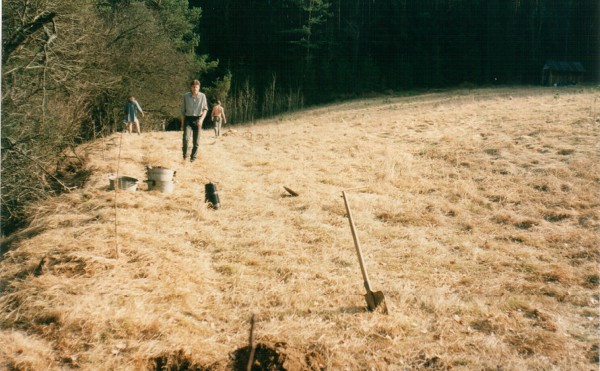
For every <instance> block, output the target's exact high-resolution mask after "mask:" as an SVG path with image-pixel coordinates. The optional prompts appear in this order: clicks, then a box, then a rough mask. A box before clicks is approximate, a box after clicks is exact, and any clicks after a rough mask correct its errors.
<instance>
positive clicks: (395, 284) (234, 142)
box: [0, 88, 600, 370]
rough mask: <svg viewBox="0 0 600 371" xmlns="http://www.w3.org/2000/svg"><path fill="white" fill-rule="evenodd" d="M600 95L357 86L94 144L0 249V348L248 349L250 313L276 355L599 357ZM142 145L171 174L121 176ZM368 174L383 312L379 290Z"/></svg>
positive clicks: (269, 354)
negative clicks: (118, 187) (289, 107)
mask: <svg viewBox="0 0 600 371" xmlns="http://www.w3.org/2000/svg"><path fill="white" fill-rule="evenodd" d="M599 98H600V92H599V91H598V90H597V89H592V88H563V89H551V88H547V89H537V88H519V89H495V90H460V91H451V92H440V93H432V94H426V95H420V96H413V97H391V96H389V97H380V98H374V99H369V100H360V101H354V102H349V103H344V104H339V105H331V106H327V107H322V108H319V109H313V110H307V111H304V112H299V113H296V114H293V115H289V116H282V117H280V118H278V119H276V120H271V121H263V122H258V123H256V124H255V125H248V126H239V127H234V129H235V130H229V129H228V128H225V131H226V133H225V134H226V135H224V136H223V137H221V138H219V139H218V140H215V139H214V138H212V131H205V132H204V133H203V137H202V140H201V149H200V151H201V157H200V160H199V161H197V162H195V163H193V164H192V163H189V162H183V161H182V160H181V153H180V147H181V133H180V132H156V133H143V134H142V135H141V136H137V135H121V134H116V135H114V136H112V137H110V138H106V139H105V140H102V141H98V142H94V143H91V144H88V145H85V146H82V147H81V148H80V151H81V154H82V156H85V157H86V158H87V160H88V166H89V170H90V171H91V172H92V176H91V178H90V181H89V182H88V184H87V185H86V186H85V187H84V188H83V189H81V190H76V191H74V192H72V193H71V194H66V195H63V196H61V197H59V198H54V199H50V200H48V201H47V202H44V203H41V204H39V205H37V207H36V208H35V209H34V210H32V219H31V226H30V228H29V229H28V230H26V231H23V233H21V234H20V235H19V236H13V237H12V241H9V242H11V245H10V251H9V252H8V253H6V254H5V255H4V256H3V257H2V260H1V262H0V290H1V293H2V295H1V298H0V306H1V312H0V326H1V327H0V331H1V332H0V368H3V369H9V370H10V369H17V370H42V369H69V368H71V367H78V368H80V369H82V370H142V369H161V368H166V369H169V370H187V369H210V370H224V369H246V362H247V359H248V354H249V334H250V329H251V324H250V322H251V318H252V316H255V318H256V323H255V326H254V328H253V336H254V339H255V341H256V344H258V346H257V348H256V353H255V360H256V362H257V363H256V364H255V365H258V363H260V365H261V366H263V368H264V369H273V370H275V369H281V368H285V369H288V370H303V369H328V370H339V369H344V370H363V369H376V370H395V369H449V368H452V369H465V370H473V369H481V370H500V369H502V370H522V369H529V370H531V369H539V370H541V369H545V370H546V369H558V370H592V369H597V368H598V345H599V343H600V340H599V335H598V330H599V326H600V318H599V313H598V305H599V292H598V288H599V287H598V285H599V271H598V268H599V263H600V253H599V246H600V233H599V232H600V175H599V174H600V165H599V164H600V161H599V160H600V151H599V150H600V147H599V133H600V99H599ZM142 128H143V123H142ZM119 153H120V161H119V160H118V158H119ZM146 165H151V166H164V167H168V168H171V169H174V170H176V171H177V173H176V180H177V183H176V188H175V191H174V192H173V193H172V194H163V193H158V192H155V191H147V190H146V184H145V183H143V182H142V183H141V184H140V189H139V190H138V191H136V192H132V191H117V192H114V191H110V190H109V189H108V185H109V181H108V177H109V174H111V173H116V172H117V170H118V172H119V174H120V175H127V176H132V177H135V178H138V179H140V180H144V179H145V166H146ZM117 166H118V169H117ZM209 181H212V182H214V183H216V184H217V186H218V191H219V197H220V200H221V208H220V209H219V210H212V209H210V208H207V207H206V204H205V203H204V184H205V183H207V182H209ZM284 186H287V187H289V188H291V189H292V190H294V191H296V192H297V193H299V196H297V197H292V196H291V195H290V194H289V193H288V192H286V191H285V189H284V188H283V187H284ZM357 187H364V188H361V189H358V190H351V191H348V197H349V201H350V205H351V208H352V213H353V216H354V221H355V224H356V227H357V232H358V235H359V238H360V240H361V243H362V248H363V253H364V258H365V262H366V268H367V270H368V272H369V275H370V278H371V284H372V286H373V289H374V290H381V291H383V293H384V294H385V298H386V302H387V307H388V309H389V314H388V315H385V314H382V313H371V312H368V311H366V303H365V299H364V297H363V295H364V294H365V289H364V287H363V282H362V277H361V274H360V269H359V265H358V261H357V256H356V253H355V250H354V244H353V240H352V235H351V232H350V227H349V223H348V219H347V217H346V211H345V208H344V203H343V199H342V198H341V192H342V191H343V190H346V189H351V188H357ZM167 367H168V368H167ZM255 367H258V366H255ZM257 369H258V368H257Z"/></svg>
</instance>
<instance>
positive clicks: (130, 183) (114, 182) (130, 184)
mask: <svg viewBox="0 0 600 371" xmlns="http://www.w3.org/2000/svg"><path fill="white" fill-rule="evenodd" d="M108 180H109V182H110V185H109V187H110V189H111V190H114V189H115V187H116V188H118V189H124V190H126V191H136V190H137V187H138V184H139V180H137V179H136V178H132V177H129V176H120V177H118V178H116V177H112V178H109V179H108Z"/></svg>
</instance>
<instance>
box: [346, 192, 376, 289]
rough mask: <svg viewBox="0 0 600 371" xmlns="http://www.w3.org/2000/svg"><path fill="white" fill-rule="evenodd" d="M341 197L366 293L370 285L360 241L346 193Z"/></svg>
mask: <svg viewBox="0 0 600 371" xmlns="http://www.w3.org/2000/svg"><path fill="white" fill-rule="evenodd" d="M342 196H343V197H344V205H346V212H347V213H348V220H349V221H350V230H352V238H353V239H354V247H356V255H358V263H359V264H360V271H361V273H362V276H363V280H364V281H365V288H366V289H367V292H369V293H370V292H371V291H372V290H371V283H370V282H369V275H368V274H367V270H366V269H365V262H364V260H363V257H362V251H361V248H360V241H359V240H358V235H357V234H356V227H355V226H354V219H352V212H351V211H350V205H349V204H348V198H347V197H346V191H342Z"/></svg>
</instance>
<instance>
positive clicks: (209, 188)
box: [204, 183, 221, 209]
mask: <svg viewBox="0 0 600 371" xmlns="http://www.w3.org/2000/svg"><path fill="white" fill-rule="evenodd" d="M204 194H205V197H204V202H205V203H206V202H208V203H209V207H210V208H212V209H218V208H219V207H220V206H221V202H220V201H219V193H218V192H217V186H216V185H215V184H213V183H207V184H205V185H204Z"/></svg>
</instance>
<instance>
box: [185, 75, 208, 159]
mask: <svg viewBox="0 0 600 371" xmlns="http://www.w3.org/2000/svg"><path fill="white" fill-rule="evenodd" d="M207 112H208V104H207V102H206V95H204V93H200V81H198V80H194V81H192V83H191V84H190V91H189V92H187V93H185V94H184V95H183V103H182V105H181V130H183V147H182V150H183V160H184V161H185V160H186V159H187V153H188V147H189V141H190V137H191V139H192V154H191V155H190V161H191V162H194V161H196V157H197V156H198V142H199V139H200V130H202V121H204V118H205V117H206V113H207Z"/></svg>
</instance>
